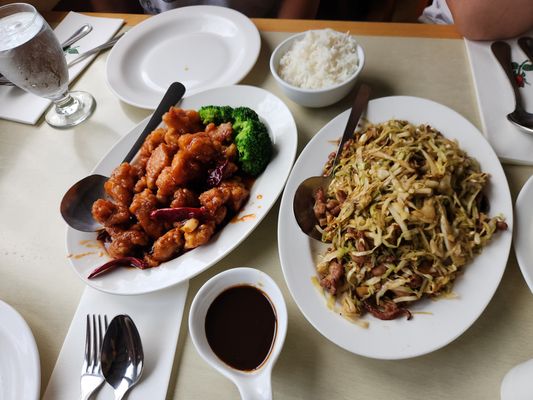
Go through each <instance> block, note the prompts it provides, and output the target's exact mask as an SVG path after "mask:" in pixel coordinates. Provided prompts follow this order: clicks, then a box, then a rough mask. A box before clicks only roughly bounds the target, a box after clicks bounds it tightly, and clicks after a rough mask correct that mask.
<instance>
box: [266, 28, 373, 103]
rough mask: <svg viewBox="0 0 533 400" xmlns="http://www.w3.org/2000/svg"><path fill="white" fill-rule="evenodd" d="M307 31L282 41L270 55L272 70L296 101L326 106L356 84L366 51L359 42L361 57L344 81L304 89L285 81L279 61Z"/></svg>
mask: <svg viewBox="0 0 533 400" xmlns="http://www.w3.org/2000/svg"><path fill="white" fill-rule="evenodd" d="M306 33H307V32H302V33H298V34H296V35H293V36H291V37H289V38H287V39H285V40H284V41H283V42H281V43H280V44H279V45H278V46H277V47H276V48H275V49H274V51H273V53H272V56H271V57H270V72H271V73H272V75H273V76H274V79H276V82H277V83H278V85H279V86H280V87H281V89H282V90H283V93H285V95H286V96H287V97H288V98H289V99H291V100H292V101H294V102H295V103H298V104H300V105H302V106H305V107H325V106H329V105H331V104H333V103H336V102H337V101H339V100H341V99H342V98H343V97H345V96H346V95H347V94H348V93H349V92H350V90H352V88H353V87H354V85H355V82H356V81H357V77H358V76H359V74H360V73H361V71H362V70H363V67H364V65H365V52H364V51H363V48H362V47H361V45H360V44H359V43H358V44H357V57H358V59H359V62H358V65H357V69H356V70H355V71H354V73H353V74H351V75H350V76H349V77H348V79H346V80H345V81H344V82H342V83H339V84H337V85H334V86H328V87H326V88H322V89H303V88H300V87H297V86H294V85H291V84H290V83H287V82H286V81H284V80H283V79H282V78H281V77H280V76H279V74H278V69H279V62H280V60H281V57H283V55H284V54H285V53H286V52H287V51H288V50H289V49H290V48H291V46H292V44H293V42H294V41H296V40H301V39H303V37H304V36H305V34H306Z"/></svg>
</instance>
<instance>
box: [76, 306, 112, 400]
mask: <svg viewBox="0 0 533 400" xmlns="http://www.w3.org/2000/svg"><path fill="white" fill-rule="evenodd" d="M103 319H104V323H103V325H102V318H101V316H100V315H98V316H96V315H94V314H93V315H92V318H91V315H89V314H87V327H86V331H85V357H84V360H83V366H82V369H81V379H80V386H81V397H80V398H81V400H87V399H89V398H90V397H91V395H92V394H93V393H94V391H95V390H96V389H98V388H99V387H100V385H102V383H104V375H103V374H102V366H101V364H100V349H101V347H102V341H103V337H104V333H105V330H106V329H107V315H104V317H103Z"/></svg>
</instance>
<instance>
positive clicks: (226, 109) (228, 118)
mask: <svg viewBox="0 0 533 400" xmlns="http://www.w3.org/2000/svg"><path fill="white" fill-rule="evenodd" d="M198 114H200V120H201V121H202V123H203V124H204V125H207V124H209V123H211V122H213V123H214V124H215V125H220V124H222V123H225V122H233V118H232V115H233V108H231V107H230V106H213V105H211V106H203V107H200V109H199V110H198Z"/></svg>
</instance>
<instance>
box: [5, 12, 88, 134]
mask: <svg viewBox="0 0 533 400" xmlns="http://www.w3.org/2000/svg"><path fill="white" fill-rule="evenodd" d="M0 73H2V74H3V75H4V76H5V77H6V78H7V79H9V80H10V81H11V82H13V83H14V84H15V85H16V86H18V87H20V88H22V89H24V90H26V91H27V92H30V93H33V94H35V95H37V96H41V97H45V98H47V99H50V100H52V101H53V103H54V104H53V105H52V107H50V109H49V110H48V112H47V113H46V116H45V119H46V122H48V124H49V125H51V126H53V127H55V128H68V127H70V126H74V125H77V124H79V123H80V122H82V121H84V120H85V119H87V117H88V116H89V115H91V114H92V112H93V110H94V108H95V105H96V102H95V100H94V98H93V97H92V96H91V95H90V94H89V93H86V92H79V91H78V92H69V90H68V83H69V76H68V69H67V63H66V60H65V55H64V54H63V49H62V48H61V45H60V44H59V41H58V40H57V38H56V36H55V34H54V32H53V31H52V29H50V26H49V25H48V23H47V22H46V21H45V20H44V18H43V17H42V16H41V15H40V14H39V13H38V12H37V10H36V9H35V8H34V7H33V6H32V5H30V4H25V3H13V4H8V5H5V6H2V7H0Z"/></svg>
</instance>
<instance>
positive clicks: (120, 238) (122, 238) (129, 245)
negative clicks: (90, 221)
mask: <svg viewBox="0 0 533 400" xmlns="http://www.w3.org/2000/svg"><path fill="white" fill-rule="evenodd" d="M106 232H107V233H108V234H109V236H110V238H111V243H110V244H109V246H108V247H107V252H108V253H109V255H110V256H111V257H113V258H121V257H126V256H131V255H135V254H137V253H138V252H139V249H142V248H143V247H145V246H147V245H148V244H149V243H150V239H149V238H148V236H147V235H146V233H144V232H143V231H142V230H141V229H139V228H138V227H136V226H134V227H133V228H132V229H126V230H124V229H120V228H116V227H108V228H106Z"/></svg>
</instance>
